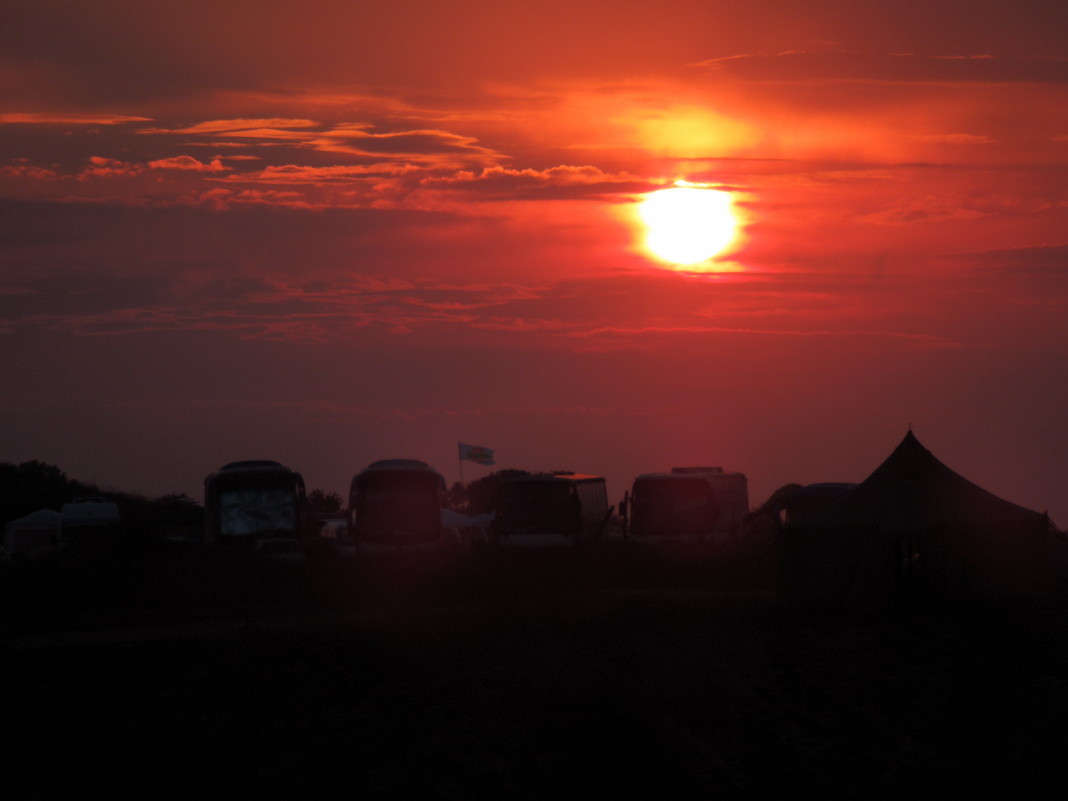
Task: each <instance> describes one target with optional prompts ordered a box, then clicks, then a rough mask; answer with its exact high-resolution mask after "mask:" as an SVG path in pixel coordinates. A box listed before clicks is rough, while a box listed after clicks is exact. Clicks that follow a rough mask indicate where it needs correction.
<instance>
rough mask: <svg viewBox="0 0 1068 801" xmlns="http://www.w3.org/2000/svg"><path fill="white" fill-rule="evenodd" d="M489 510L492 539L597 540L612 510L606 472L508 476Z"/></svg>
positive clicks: (533, 542)
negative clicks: (593, 474)
mask: <svg viewBox="0 0 1068 801" xmlns="http://www.w3.org/2000/svg"><path fill="white" fill-rule="evenodd" d="M491 511H492V512H493V522H492V524H491V536H492V539H493V541H494V543H496V544H497V545H500V546H504V547H509V546H518V547H540V546H551V545H574V544H577V543H583V542H593V541H596V540H597V539H599V538H600V536H601V535H602V533H603V532H604V529H605V526H606V525H607V524H608V519H609V517H610V516H611V514H612V508H611V507H609V505H608V494H607V491H606V489H605V481H604V478H602V477H601V476H592V475H582V474H577V473H569V474H553V475H547V474H546V475H533V476H518V477H515V478H508V479H505V480H503V481H501V483H500V484H498V485H497V489H496V491H495V492H494V495H493V500H492V502H491Z"/></svg>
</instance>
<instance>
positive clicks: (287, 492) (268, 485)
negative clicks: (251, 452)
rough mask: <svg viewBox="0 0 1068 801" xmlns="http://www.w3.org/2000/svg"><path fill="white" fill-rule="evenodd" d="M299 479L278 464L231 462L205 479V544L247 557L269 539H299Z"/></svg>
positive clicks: (301, 497)
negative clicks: (257, 544) (258, 544)
mask: <svg viewBox="0 0 1068 801" xmlns="http://www.w3.org/2000/svg"><path fill="white" fill-rule="evenodd" d="M306 501H307V495H306V491H305V488H304V478H303V477H302V476H301V474H300V473H297V472H294V471H293V470H290V469H289V468H288V467H285V466H283V465H281V464H279V463H278V462H274V461H269V460H254V461H244V462H231V463H230V464H227V465H224V466H223V467H221V468H219V469H218V470H216V471H215V472H214V473H212V474H211V475H209V476H208V477H207V478H205V479H204V511H205V521H206V528H205V539H206V541H207V542H209V543H215V544H216V545H217V546H218V547H221V548H227V549H233V550H236V551H244V552H246V553H252V552H253V551H255V548H256V543H257V542H258V541H259V540H262V539H268V538H283V539H285V538H288V539H294V540H299V539H300V536H301V533H302V532H301V515H302V513H303V509H304V506H305V503H306Z"/></svg>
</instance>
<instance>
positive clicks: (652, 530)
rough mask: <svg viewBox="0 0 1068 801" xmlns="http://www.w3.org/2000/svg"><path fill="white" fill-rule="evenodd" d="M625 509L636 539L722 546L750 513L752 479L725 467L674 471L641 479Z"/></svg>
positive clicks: (638, 479)
mask: <svg viewBox="0 0 1068 801" xmlns="http://www.w3.org/2000/svg"><path fill="white" fill-rule="evenodd" d="M622 506H624V507H625V509H626V512H627V515H626V516H627V517H629V521H628V526H627V535H628V536H629V537H632V538H634V539H635V540H637V541H645V542H658V541H674V542H697V543H713V544H716V543H722V542H725V541H726V540H728V539H729V538H730V537H731V536H733V535H734V534H736V533H737V532H738V530H739V528H740V527H741V525H742V521H743V519H744V518H745V516H746V515H747V514H748V513H749V489H748V481H747V479H746V477H745V475H744V474H742V473H734V472H730V473H725V472H724V471H723V469H722V468H720V467H675V468H672V470H671V472H670V473H645V474H643V475H640V476H638V477H637V478H636V479H634V484H633V486H632V488H631V491H630V494H629V496H628V497H627V498H624V503H623V504H622Z"/></svg>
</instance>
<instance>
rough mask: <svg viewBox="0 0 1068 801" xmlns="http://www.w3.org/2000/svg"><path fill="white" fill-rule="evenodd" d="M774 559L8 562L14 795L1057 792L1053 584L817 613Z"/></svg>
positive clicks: (8, 739)
mask: <svg viewBox="0 0 1068 801" xmlns="http://www.w3.org/2000/svg"><path fill="white" fill-rule="evenodd" d="M511 557H516V558H511ZM766 567H767V565H766V564H759V565H758V564H749V563H747V564H738V563H735V564H724V563H723V562H722V561H717V560H714V559H712V558H711V557H709V556H708V555H705V554H702V553H699V552H694V553H689V554H686V553H682V554H672V555H664V554H648V553H645V554H643V553H635V552H624V551H619V552H614V553H594V554H581V553H568V554H515V555H501V554H474V555H472V554H466V555H460V556H453V557H449V558H446V559H415V558H411V559H380V560H370V561H363V562H351V561H348V562H342V561H340V560H334V561H326V562H321V563H320V562H315V563H310V564H307V565H303V566H298V567H292V566H291V567H288V568H287V567H284V566H280V565H266V564H256V565H248V564H230V563H225V562H220V561H217V560H215V559H212V558H208V557H206V556H204V555H202V554H182V553H178V554H158V553H157V554H140V555H137V556H132V555H124V556H121V557H117V558H114V559H110V560H102V561H100V562H98V563H97V564H92V565H91V564H88V563H87V564H79V565H70V564H66V565H64V564H59V563H50V564H43V565H32V566H24V567H23V568H22V569H20V570H19V571H17V572H16V571H10V570H9V571H5V573H4V574H3V575H2V576H0V582H2V584H0V591H2V594H0V601H2V605H0V622H2V624H3V628H2V630H0V636H2V640H0V645H2V650H0V660H2V665H3V670H2V676H3V685H2V692H3V714H2V716H0V731H2V738H3V742H2V748H3V751H2V753H3V760H2V764H3V774H2V777H0V792H3V795H4V797H5V798H10V799H16V798H18V799H21V798H70V797H92V796H93V795H97V794H107V795H108V796H110V797H136V796H144V797H160V796H178V795H182V796H194V797H195V796H199V795H203V794H210V796H211V797H215V796H217V795H223V794H228V793H233V792H239V793H241V796H242V797H265V796H266V797H272V798H274V797H285V798H300V797H304V798H347V797H356V796H360V797H364V798H413V799H425V798H457V799H461V798H498V799H513V798H516V799H544V798H553V797H557V796H564V795H565V794H566V796H568V797H570V796H591V795H593V796H596V797H604V796H606V795H609V794H613V795H620V794H625V795H626V796H628V797H629V796H634V795H647V796H651V797H665V796H670V797H675V798H696V797H702V798H710V797H718V798H754V797H775V798H783V797H787V796H809V797H816V796H819V797H824V798H903V797H910V796H920V797H924V796H932V795H935V794H939V795H942V794H950V793H951V794H952V797H967V796H969V795H973V796H974V795H978V796H982V797H992V796H994V797H996V796H1001V797H1012V798H1039V797H1051V798H1052V797H1058V798H1059V797H1061V796H1062V795H1063V787H1064V786H1065V780H1066V779H1068V759H1066V754H1068V637H1066V634H1068V624H1066V616H1065V614H1064V611H1063V609H1062V607H1061V605H1059V604H1048V605H1047V604H1042V605H1031V606H1021V605H1013V606H1006V605H995V606H991V605H984V606H982V607H978V606H968V607H961V606H957V607H954V608H946V607H938V606H929V607H926V608H908V609H896V610H868V611H857V610H853V611H851V612H849V613H840V612H833V611H831V612H828V611H821V612H814V611H802V610H799V609H789V608H783V607H781V606H780V605H779V604H778V603H777V602H776V600H775V598H774V595H773V593H771V592H770V589H771V586H772V583H769V582H768V581H767V579H768V575H767V573H766V570H765V568H766Z"/></svg>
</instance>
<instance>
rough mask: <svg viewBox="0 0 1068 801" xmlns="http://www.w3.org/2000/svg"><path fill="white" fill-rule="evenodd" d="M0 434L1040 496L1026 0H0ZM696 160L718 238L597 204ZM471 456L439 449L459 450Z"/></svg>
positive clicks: (319, 467) (142, 448)
mask: <svg viewBox="0 0 1068 801" xmlns="http://www.w3.org/2000/svg"><path fill="white" fill-rule="evenodd" d="M4 8H5V10H4V12H3V24H2V25H0V365H2V366H3V368H4V374H5V381H4V382H3V385H2V387H0V394H2V398H3V409H4V423H3V426H2V428H0V460H2V461H9V462H21V461H26V460H30V459H39V460H42V461H46V462H50V463H53V464H56V465H58V466H59V467H60V468H62V469H63V470H64V471H65V472H66V473H67V474H68V475H70V476H71V477H73V478H78V479H81V480H86V481H90V480H92V481H95V482H96V483H98V484H100V485H102V486H105V487H113V488H118V489H122V490H127V491H136V492H142V493H145V494H147V495H150V496H155V495H160V494H164V493H168V492H187V493H189V494H190V495H191V496H193V497H194V498H197V499H200V498H201V494H202V489H201V486H202V484H201V482H202V480H203V478H204V476H205V475H207V474H208V473H210V472H211V471H213V470H214V469H216V468H217V467H219V466H220V465H221V464H223V463H225V462H229V461H234V460H238V459H254V458H265V459H276V460H278V461H281V462H283V463H285V464H287V465H288V466H290V467H292V468H294V469H296V470H299V471H301V472H302V473H303V474H304V476H305V478H306V480H307V483H308V486H309V488H313V487H318V488H322V489H324V490H326V491H336V492H345V491H347V486H348V482H349V479H350V478H351V476H352V475H353V473H355V472H357V471H358V470H360V469H362V468H363V467H365V466H366V465H367V464H368V463H369V462H371V461H373V460H375V459H382V458H400V457H403V458H419V459H424V460H425V461H427V462H429V463H430V464H432V465H434V466H435V467H437V468H438V469H439V470H440V471H442V472H443V473H444V474H445V477H446V479H447V480H448V481H449V482H450V483H451V482H453V481H456V480H457V479H458V478H459V469H458V464H457V451H456V443H457V441H458V440H462V441H464V442H468V443H472V444H477V445H483V446H487V447H490V448H494V449H495V450H496V452H497V466H498V467H515V468H524V469H528V470H552V469H570V470H575V471H578V472H591V473H601V474H603V475H605V476H606V477H607V479H608V482H609V496H610V499H611V501H612V502H617V501H618V500H619V498H620V497H622V495H623V492H624V491H625V490H626V489H627V488H628V486H629V484H630V482H631V481H632V480H633V478H634V476H635V475H637V474H638V473H643V472H651V471H657V470H667V469H669V468H670V467H672V466H673V465H694V464H705V465H721V466H723V467H724V468H725V469H728V470H740V471H742V472H744V473H746V474H747V475H748V476H749V481H750V493H751V501H752V503H753V505H756V504H759V503H760V502H762V501H763V500H765V499H766V498H767V496H768V495H770V494H771V492H772V491H774V490H775V489H776V488H777V487H779V486H781V485H782V484H785V483H787V482H799V483H809V482H815V481H860V480H862V479H863V478H864V477H866V476H867V475H868V473H870V472H871V471H872V470H873V469H874V468H875V467H876V466H877V465H878V463H879V462H881V461H882V459H883V458H885V457H886V456H887V455H888V454H889V453H890V451H891V450H893V448H894V447H895V446H896V445H897V444H898V442H899V441H900V440H901V438H902V437H903V436H904V434H905V433H906V431H907V430H908V428H909V426H910V425H911V426H912V430H913V431H914V432H915V433H916V436H917V437H918V438H919V440H920V441H921V442H922V443H923V444H924V445H926V446H927V447H928V448H930V449H931V450H932V451H933V452H934V454H935V455H936V456H937V457H938V458H940V459H941V460H942V461H944V462H945V463H946V464H947V465H949V466H950V467H951V468H953V469H955V470H956V471H958V472H959V473H961V474H962V475H964V476H965V477H966V478H969V479H971V480H972V481H975V482H976V483H978V484H980V485H982V486H984V487H986V488H987V489H989V490H991V491H993V492H995V493H997V494H999V495H1001V496H1002V497H1004V498H1006V499H1007V500H1010V501H1013V502H1015V503H1019V504H1022V505H1024V506H1028V507H1030V508H1032V509H1036V510H1038V511H1043V510H1048V511H1049V513H1050V515H1051V516H1052V517H1053V519H1054V522H1056V523H1057V524H1058V525H1060V526H1062V527H1064V526H1068V413H1066V411H1065V409H1066V399H1068V317H1066V310H1068V46H1066V44H1065V31H1066V30H1068V6H1065V5H1064V4H1060V3H1053V2H1034V1H1033V0H1024V1H1023V2H1020V1H1019V0H1014V1H1013V2H1009V1H1008V0H968V2H964V0H949V2H946V3H941V4H931V3H929V2H927V0H924V2H919V0H899V2H897V3H893V4H889V3H874V2H867V1H866V0H857V1H856V2H852V3H841V2H831V0H820V2H801V3H799V2H797V0H755V2H749V3H742V4H727V3H716V2H708V0H702V1H700V2H698V1H695V0H660V1H659V2H657V3H636V2H630V1H629V0H613V1H612V2H607V1H605V0H587V1H586V2H573V0H571V1H570V2H561V1H560V0H538V2H526V0H522V1H521V2H510V3H500V2H483V1H482V0H452V1H451V2H411V1H410V0H393V2H390V3H381V4H356V3H351V2H347V1H344V2H343V1H342V0H305V2H301V3H292V2H281V0H258V2H255V3H252V2H248V3H242V2H237V3H217V2H215V1H214V0H212V2H207V1H206V0H183V1H182V2H180V3H179V2H172V1H171V0H161V1H160V2H155V3H142V2H134V1H133V0H100V1H99V2H94V3H88V2H84V1H77V0H32V1H31V0H14V2H12V1H11V0H9V1H8V2H6V3H5V7H4ZM679 180H682V181H687V182H690V183H693V184H697V185H699V186H702V187H710V188H716V189H720V190H724V191H727V192H729V194H730V197H731V199H732V204H733V209H734V213H735V215H736V219H737V223H738V226H739V231H738V235H737V236H736V238H735V239H734V240H733V242H732V243H731V245H729V246H728V248H727V250H726V251H724V252H722V253H721V254H720V255H719V256H717V257H715V258H713V259H712V260H710V261H709V262H706V263H703V264H699V265H696V266H695V267H690V268H678V267H673V266H671V265H669V264H666V263H664V262H662V261H660V260H658V259H656V258H654V257H652V255H651V254H650V253H648V252H647V251H646V250H645V248H644V247H643V233H644V232H643V228H642V225H641V223H640V221H639V217H638V206H639V203H640V201H641V200H643V199H644V197H645V196H646V195H647V194H648V193H650V192H653V191H655V190H658V189H663V188H666V187H669V186H671V185H672V184H673V183H674V182H675V181H679ZM489 470H490V468H484V467H480V466H478V465H474V464H471V463H465V465H464V477H465V478H466V479H467V480H471V479H474V478H478V477H480V476H482V475H485V474H486V473H487V472H489Z"/></svg>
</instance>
